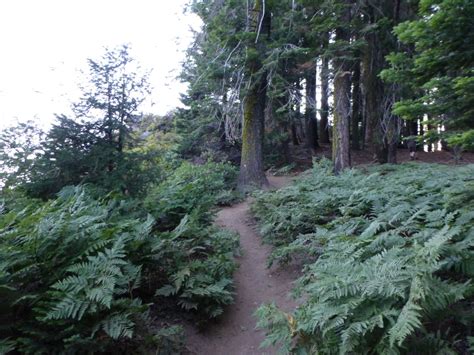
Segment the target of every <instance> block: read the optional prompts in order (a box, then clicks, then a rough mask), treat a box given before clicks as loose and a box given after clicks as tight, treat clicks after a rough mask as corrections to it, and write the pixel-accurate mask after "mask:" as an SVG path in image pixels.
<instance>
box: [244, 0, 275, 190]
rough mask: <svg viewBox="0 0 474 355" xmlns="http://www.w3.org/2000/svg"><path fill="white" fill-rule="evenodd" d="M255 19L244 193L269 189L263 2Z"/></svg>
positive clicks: (247, 98) (246, 112)
mask: <svg viewBox="0 0 474 355" xmlns="http://www.w3.org/2000/svg"><path fill="white" fill-rule="evenodd" d="M252 14H253V16H255V17H256V18H254V19H252V22H254V23H260V20H261V24H262V25H261V26H258V27H257V28H256V29H255V31H260V33H257V36H258V38H257V36H256V38H257V39H256V40H255V42H252V44H251V45H249V48H248V49H249V50H248V52H250V53H252V52H253V53H255V55H253V56H252V57H251V58H248V60H247V63H246V69H247V71H248V73H249V75H250V80H251V81H252V82H251V85H250V88H249V90H248V92H247V94H246V96H245V98H244V117H243V126H242V154H241V161H240V173H239V179H238V187H239V190H241V191H246V190H249V189H252V188H258V187H261V186H263V185H267V184H268V181H267V178H266V176H265V171H264V165H263V138H264V124H265V104H266V96H267V78H266V73H259V71H260V69H261V68H262V62H261V58H262V56H263V55H264V49H265V47H264V42H263V41H264V39H263V37H264V36H267V37H268V36H269V34H270V26H271V23H270V20H271V12H270V11H269V9H264V6H263V3H262V0H256V2H255V6H254V9H253V12H252Z"/></svg>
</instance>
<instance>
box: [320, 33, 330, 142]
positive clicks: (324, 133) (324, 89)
mask: <svg viewBox="0 0 474 355" xmlns="http://www.w3.org/2000/svg"><path fill="white" fill-rule="evenodd" d="M325 41H326V42H328V41H329V36H328V35H327V34H326V39H325ZM326 45H327V44H326ZM320 117H321V119H320V121H319V141H320V142H321V143H329V126H328V124H329V59H328V58H327V57H326V56H323V58H322V61H321V111H320Z"/></svg>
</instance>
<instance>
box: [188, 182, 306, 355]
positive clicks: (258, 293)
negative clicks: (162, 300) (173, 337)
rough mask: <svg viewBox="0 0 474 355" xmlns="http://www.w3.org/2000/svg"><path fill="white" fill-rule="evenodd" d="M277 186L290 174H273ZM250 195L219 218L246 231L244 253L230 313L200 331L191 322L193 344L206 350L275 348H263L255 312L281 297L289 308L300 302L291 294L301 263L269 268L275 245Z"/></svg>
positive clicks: (237, 353) (232, 352)
mask: <svg viewBox="0 0 474 355" xmlns="http://www.w3.org/2000/svg"><path fill="white" fill-rule="evenodd" d="M268 180H269V183H270V187H271V188H277V189H278V188H281V187H283V186H285V185H287V184H289V183H290V181H291V180H292V177H289V176H268ZM249 203H250V201H249V200H246V201H244V202H242V203H239V204H237V205H234V206H231V207H227V208H224V209H222V210H221V211H220V212H219V213H218V215H217V218H216V224H217V225H219V226H221V227H223V228H227V229H230V230H233V231H236V232H238V233H239V234H240V246H241V249H242V255H241V256H240V257H239V258H238V263H239V268H238V269H237V271H236V272H235V274H234V280H235V288H236V297H235V303H234V304H233V305H231V306H229V307H228V308H227V309H226V310H225V313H224V315H223V316H222V317H221V318H220V319H219V320H218V321H216V322H215V323H212V324H210V325H209V326H208V327H207V328H206V329H204V330H201V331H198V330H197V329H196V328H194V327H192V326H187V327H186V332H187V342H188V346H187V348H188V350H189V352H191V353H193V354H203V355H204V354H205V355H214V354H216V355H221V354H222V355H241V354H242V355H243V354H245V355H247V354H248V355H251V354H275V353H276V352H277V349H275V348H265V349H261V348H260V344H261V343H262V341H263V340H264V337H265V334H264V332H263V331H261V330H256V329H255V326H256V321H257V319H256V317H255V316H254V312H255V311H256V309H257V308H258V307H259V306H260V305H261V304H262V303H272V302H275V303H276V304H277V305H278V307H280V308H281V309H282V310H284V311H290V310H292V309H294V307H296V305H297V304H296V301H294V300H292V299H291V298H290V297H289V292H290V291H291V289H292V282H293V281H295V280H296V279H297V278H298V276H299V275H300V270H299V268H298V266H296V265H292V266H287V267H285V268H278V267H273V268H270V269H269V268H267V258H268V256H269V254H270V252H271V247H270V246H268V245H263V244H262V241H261V239H260V236H259V235H258V232H257V231H256V225H255V221H254V219H253V217H252V216H251V214H250V212H249Z"/></svg>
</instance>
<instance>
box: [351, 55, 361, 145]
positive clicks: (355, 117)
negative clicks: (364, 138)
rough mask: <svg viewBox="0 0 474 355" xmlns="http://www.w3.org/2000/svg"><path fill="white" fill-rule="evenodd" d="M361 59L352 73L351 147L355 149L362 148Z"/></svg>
mask: <svg viewBox="0 0 474 355" xmlns="http://www.w3.org/2000/svg"><path fill="white" fill-rule="evenodd" d="M360 96H361V95H360V61H357V63H355V65H354V71H353V75H352V114H351V147H352V149H354V150H359V149H360V146H361V145H360V129H359V123H360V122H361V108H360Z"/></svg>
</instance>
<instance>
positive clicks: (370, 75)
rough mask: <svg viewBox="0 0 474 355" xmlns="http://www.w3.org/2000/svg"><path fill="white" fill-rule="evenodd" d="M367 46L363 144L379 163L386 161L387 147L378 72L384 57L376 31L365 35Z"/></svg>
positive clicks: (381, 87)
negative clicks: (381, 125)
mask: <svg viewBox="0 0 474 355" xmlns="http://www.w3.org/2000/svg"><path fill="white" fill-rule="evenodd" d="M366 40H367V48H366V50H365V53H364V57H363V62H362V64H363V85H364V93H365V97H364V100H365V110H366V111H365V113H366V132H365V144H366V145H367V149H368V150H369V151H370V152H371V153H372V154H373V156H374V159H375V160H376V161H377V162H379V163H386V162H387V149H386V147H385V146H384V142H383V136H382V131H381V127H380V120H381V119H382V115H383V112H382V103H383V95H384V85H383V83H382V81H381V80H380V78H379V77H378V74H379V73H380V71H381V70H382V68H383V66H384V57H383V55H382V49H381V48H380V41H379V38H378V34H377V33H374V32H372V33H369V34H367V35H366Z"/></svg>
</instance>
